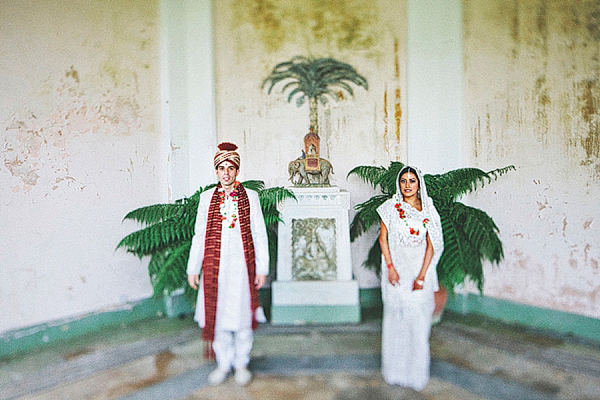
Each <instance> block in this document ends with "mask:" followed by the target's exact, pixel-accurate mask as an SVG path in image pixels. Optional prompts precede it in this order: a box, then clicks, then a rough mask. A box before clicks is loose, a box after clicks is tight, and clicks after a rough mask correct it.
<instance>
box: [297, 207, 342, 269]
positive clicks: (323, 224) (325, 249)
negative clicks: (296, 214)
mask: <svg viewBox="0 0 600 400" xmlns="http://www.w3.org/2000/svg"><path fill="white" fill-rule="evenodd" d="M336 278H337V271H336V223H335V219H334V218H304V219H292V279H293V280H296V281H307V280H322V281H328V280H335V279H336Z"/></svg>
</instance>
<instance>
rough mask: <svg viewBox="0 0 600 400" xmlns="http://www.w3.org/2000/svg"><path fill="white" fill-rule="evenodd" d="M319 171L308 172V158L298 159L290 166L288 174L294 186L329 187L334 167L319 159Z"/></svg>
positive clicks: (291, 162)
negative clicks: (330, 175)
mask: <svg viewBox="0 0 600 400" xmlns="http://www.w3.org/2000/svg"><path fill="white" fill-rule="evenodd" d="M319 166H320V168H319V170H318V171H310V170H306V158H297V159H295V160H294V161H290V163H289V164H288V172H289V174H290V178H289V179H288V180H290V181H292V183H293V184H294V185H302V184H304V185H329V174H330V173H331V174H333V166H332V165H331V163H330V162H329V161H327V160H326V159H324V158H319Z"/></svg>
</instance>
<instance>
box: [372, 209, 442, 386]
mask: <svg viewBox="0 0 600 400" xmlns="http://www.w3.org/2000/svg"><path fill="white" fill-rule="evenodd" d="M395 203H396V201H395V200H394V199H390V200H388V201H387V202H385V203H384V204H383V205H382V206H381V207H379V208H378V209H377V212H378V213H379V215H380V217H381V219H382V220H383V222H384V223H385V225H386V227H387V230H388V244H389V248H390V253H391V256H392V261H393V264H394V268H395V269H396V271H397V272H398V274H399V275H400V282H399V284H396V285H395V286H394V285H392V284H391V283H390V282H389V280H388V271H387V268H386V267H385V266H383V267H382V273H381V295H382V300H383V323H382V349H381V358H382V360H381V372H382V375H383V378H384V380H385V381H386V382H387V383H388V384H393V385H401V386H404V387H411V388H414V389H416V390H421V389H423V388H424V387H425V385H426V384H427V381H428V380H429V363H430V355H429V333H430V330H431V318H432V314H433V309H434V299H433V292H434V291H435V290H437V289H438V284H437V275H436V268H435V264H434V263H433V262H432V264H431V265H430V266H429V269H428V270H427V274H426V276H425V285H424V287H423V290H416V291H413V290H412V288H413V283H414V281H415V279H416V278H417V276H418V274H419V272H420V270H421V268H422V266H423V259H424V257H425V249H426V247H427V240H426V233H427V228H426V226H425V225H424V223H423V220H424V219H425V218H430V217H429V216H427V215H425V214H424V213H423V212H419V211H417V210H416V209H415V208H413V207H411V206H410V205H408V204H407V203H404V202H403V203H402V208H403V209H404V211H405V213H406V219H404V220H402V219H400V217H399V214H398V211H397V210H396V208H395V207H394V205H395ZM407 224H408V226H407ZM411 228H412V229H413V233H412V234H411V233H410V229H411ZM416 231H418V234H415V233H414V232H416ZM438 256H439V255H438ZM436 258H437V257H436ZM383 265H385V262H384V263H383Z"/></svg>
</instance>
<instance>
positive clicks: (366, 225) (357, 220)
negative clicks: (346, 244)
mask: <svg viewBox="0 0 600 400" xmlns="http://www.w3.org/2000/svg"><path fill="white" fill-rule="evenodd" d="M389 198H390V196H389V195H386V194H382V195H376V196H373V197H371V198H370V199H368V200H367V201H365V202H363V203H360V204H357V205H356V206H354V209H355V210H357V211H358V212H357V213H356V214H354V218H353V219H352V222H351V223H350V241H354V240H355V239H356V238H357V237H359V236H360V235H362V234H363V233H365V232H367V231H368V230H369V229H371V227H372V226H373V225H377V224H379V220H380V218H379V214H378V213H377V209H378V208H379V206H381V205H382V204H383V203H385V202H386V200H388V199H389Z"/></svg>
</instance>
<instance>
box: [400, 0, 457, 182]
mask: <svg viewBox="0 0 600 400" xmlns="http://www.w3.org/2000/svg"><path fill="white" fill-rule="evenodd" d="M463 92H464V90H463V49H462V6H461V0H408V65H407V131H408V163H409V164H413V165H416V166H418V167H419V168H421V170H422V171H423V172H424V173H442V172H446V171H448V170H450V169H455V168H460V167H463V166H464V162H465V156H466V154H465V153H464V146H463V140H464V139H463V137H464V132H463Z"/></svg>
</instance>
